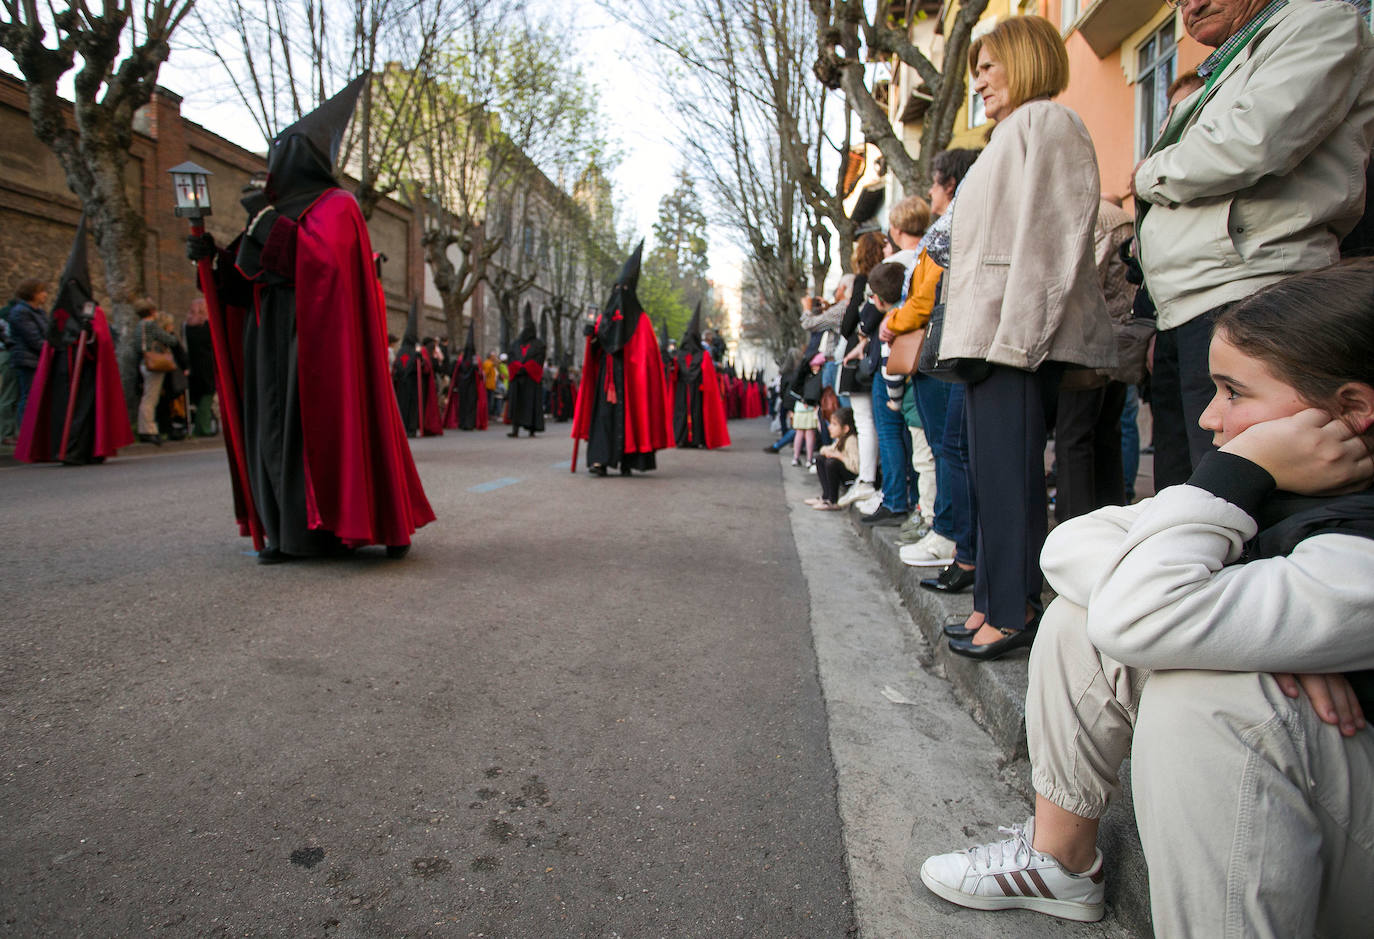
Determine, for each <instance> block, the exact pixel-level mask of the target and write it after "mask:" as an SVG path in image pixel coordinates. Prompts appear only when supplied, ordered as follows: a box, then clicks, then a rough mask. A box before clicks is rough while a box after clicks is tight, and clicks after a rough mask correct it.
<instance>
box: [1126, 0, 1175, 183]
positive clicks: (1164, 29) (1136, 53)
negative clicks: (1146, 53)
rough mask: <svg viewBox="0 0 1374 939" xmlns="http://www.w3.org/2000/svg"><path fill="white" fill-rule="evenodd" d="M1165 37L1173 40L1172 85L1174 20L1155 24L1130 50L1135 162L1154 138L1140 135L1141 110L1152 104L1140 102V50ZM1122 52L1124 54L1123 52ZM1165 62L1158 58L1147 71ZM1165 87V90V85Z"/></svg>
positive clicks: (1171, 79) (1170, 80)
mask: <svg viewBox="0 0 1374 939" xmlns="http://www.w3.org/2000/svg"><path fill="white" fill-rule="evenodd" d="M1165 35H1167V36H1169V37H1170V38H1171V39H1172V40H1173V77H1171V78H1170V79H1169V83H1172V82H1173V79H1174V77H1177V76H1178V25H1177V22H1176V20H1175V19H1174V18H1170V19H1167V20H1165V21H1164V22H1163V23H1159V24H1156V25H1155V26H1154V27H1153V28H1152V29H1150V30H1149V31H1148V32H1146V33H1145V34H1144V36H1143V37H1142V38H1141V40H1140V42H1138V43H1135V44H1134V45H1133V46H1131V48H1130V56H1131V60H1132V61H1131V67H1132V69H1133V71H1134V73H1135V74H1134V79H1133V81H1132V84H1134V85H1135V114H1134V115H1133V117H1134V123H1135V158H1136V159H1137V160H1139V159H1142V158H1143V157H1144V156H1145V154H1147V153H1149V152H1150V147H1152V146H1154V138H1151V139H1149V140H1146V139H1145V136H1146V135H1145V134H1144V133H1142V131H1143V128H1142V127H1141V123H1142V122H1141V116H1142V113H1141V112H1142V110H1143V108H1145V107H1147V106H1152V104H1153V102H1149V103H1148V104H1147V102H1145V101H1143V100H1142V96H1143V92H1144V81H1143V79H1144V77H1145V75H1146V73H1144V72H1141V70H1140V50H1141V48H1142V47H1144V45H1145V43H1147V42H1149V41H1150V40H1151V39H1158V38H1160V37H1163V36H1165ZM1122 51H1123V52H1125V50H1122ZM1165 61H1167V60H1166V59H1160V58H1157V59H1155V61H1154V62H1153V63H1152V64H1151V67H1150V70H1149V71H1150V72H1157V71H1158V69H1159V66H1160V65H1162V64H1163V63H1164V62H1165ZM1156 78H1157V76H1156ZM1165 87H1166V88H1167V84H1166V86H1165ZM1167 114H1168V112H1167V111H1166V112H1165V116H1164V117H1163V118H1161V121H1167V119H1168V118H1167ZM1163 126H1164V125H1163V124H1162V123H1161V125H1160V126H1159V127H1156V128H1155V129H1154V130H1155V134H1156V135H1158V133H1159V132H1160V130H1162V129H1163Z"/></svg>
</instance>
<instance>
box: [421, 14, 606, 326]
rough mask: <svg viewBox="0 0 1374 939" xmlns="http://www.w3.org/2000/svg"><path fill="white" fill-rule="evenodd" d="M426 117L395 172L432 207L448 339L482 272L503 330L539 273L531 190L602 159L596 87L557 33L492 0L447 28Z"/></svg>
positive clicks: (430, 234)
mask: <svg viewBox="0 0 1374 939" xmlns="http://www.w3.org/2000/svg"><path fill="white" fill-rule="evenodd" d="M422 115H423V116H422V125H421V128H420V133H419V136H418V138H417V139H418V140H419V141H420V145H419V146H417V147H415V148H413V149H412V151H411V152H410V153H409V155H408V156H407V159H406V161H405V163H404V164H403V165H402V166H401V167H399V168H398V170H397V175H398V176H400V177H403V178H406V179H408V180H409V182H408V183H407V194H408V195H409V197H410V201H411V202H412V204H417V205H418V204H420V203H427V204H428V205H429V206H431V210H429V211H427V213H426V231H425V234H424V237H423V244H424V249H425V256H426V258H427V260H428V261H429V264H430V267H431V269H432V271H433V273H434V282H435V286H436V287H437V289H438V291H439V293H440V295H441V297H442V299H443V308H444V315H445V319H446V321H447V323H448V331H449V336H450V338H451V339H452V340H454V341H456V339H457V337H458V336H459V335H460V334H461V333H462V331H463V329H464V327H465V325H466V324H465V321H464V314H463V310H464V307H465V305H466V303H467V301H468V299H469V298H470V297H471V296H472V293H473V292H474V291H475V290H476V289H477V285H478V284H479V283H480V282H482V281H483V280H486V281H487V282H488V283H489V284H490V285H491V287H492V289H493V293H494V294H495V295H496V298H497V301H498V308H499V309H500V310H501V313H502V316H503V320H504V321H505V322H506V323H507V326H508V327H509V326H510V325H511V324H512V323H513V317H514V316H515V311H514V308H513V303H514V302H515V300H514V298H518V297H519V296H520V295H521V294H522V293H523V292H524V291H525V290H526V289H528V288H529V286H530V285H531V284H533V282H534V277H535V276H536V274H535V271H534V270H532V269H531V265H530V258H529V254H530V252H529V251H528V250H526V248H527V246H526V245H525V244H524V243H523V239H524V232H525V230H526V226H527V224H533V222H534V221H537V220H538V219H537V218H536V217H535V216H532V215H531V214H530V210H531V202H530V201H529V199H528V198H526V196H527V195H528V192H529V191H530V189H531V188H532V187H534V186H535V185H536V183H537V182H538V181H539V180H541V179H542V180H543V181H544V182H545V183H547V181H548V180H549V179H555V178H557V179H562V178H568V177H570V176H571V175H572V174H573V171H574V170H575V169H580V168H581V167H582V166H584V165H585V164H586V162H587V161H588V160H589V159H593V158H597V157H603V158H604V153H605V146H604V144H602V143H601V142H600V140H599V138H598V133H597V123H596V110H595V99H594V96H593V94H592V93H591V91H590V89H589V88H588V86H587V83H586V81H585V80H584V79H583V76H582V74H581V72H580V71H579V70H577V69H571V68H568V66H567V63H566V50H565V49H564V48H563V45H562V42H561V40H560V39H559V31H558V30H556V29H555V28H553V27H551V26H550V25H548V24H543V23H531V22H528V21H526V20H525V19H524V18H523V17H522V16H520V15H518V11H514V10H512V8H509V7H506V6H502V5H495V4H493V5H490V6H488V7H484V8H482V9H481V10H479V11H474V14H473V15H472V16H470V17H469V18H467V19H466V20H465V21H464V22H463V23H462V24H461V28H460V29H458V30H456V31H455V32H454V33H452V34H451V35H450V36H449V37H448V39H447V42H446V44H445V46H444V47H443V49H442V53H441V55H439V56H438V57H436V59H435V68H434V80H432V81H429V82H426V83H425V84H424V86H423V105H422ZM514 238H518V239H520V240H521V241H522V243H521V244H519V245H514V244H511V243H510V241H511V239H514ZM455 249H456V250H455ZM455 255H456V257H455Z"/></svg>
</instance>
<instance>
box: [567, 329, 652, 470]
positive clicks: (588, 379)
mask: <svg viewBox="0 0 1374 939" xmlns="http://www.w3.org/2000/svg"><path fill="white" fill-rule="evenodd" d="M601 315H602V316H605V315H606V314H604V313H603V314H601ZM612 315H614V316H620V315H621V313H620V311H619V310H617V311H616V312H615V313H614V314H612ZM638 316H639V322H638V324H636V326H635V331H634V335H632V336H631V337H630V340H629V341H628V342H627V343H625V348H624V349H623V350H622V354H623V355H624V357H625V367H624V371H625V452H626V453H652V452H653V451H655V450H666V449H668V448H669V447H671V446H672V445H673V433H672V430H671V424H670V423H669V422H668V421H667V420H666V419H665V417H666V415H667V414H668V413H669V412H668V408H669V404H668V401H667V397H666V395H667V386H666V384H665V383H664V381H663V357H662V356H661V355H660V354H659V351H658V338H657V337H656V336H655V335H654V326H653V323H651V322H650V321H649V317H648V315H647V314H645V313H644V312H643V311H641V312H640V313H639V314H638ZM597 322H598V323H600V322H601V319H600V317H598V318H597ZM605 358H606V354H605V353H604V352H602V351H601V348H600V347H599V346H597V345H596V344H595V343H594V342H592V340H591V337H588V338H587V347H586V351H585V353H584V356H583V360H582V381H581V383H580V384H579V385H578V387H577V408H576V409H575V410H574V411H573V426H572V436H573V437H576V438H577V439H578V440H587V439H588V438H589V437H590V433H591V423H592V402H593V401H594V400H595V398H596V387H597V383H598V382H600V381H603V380H604V377H603V371H602V366H603V364H604V362H605Z"/></svg>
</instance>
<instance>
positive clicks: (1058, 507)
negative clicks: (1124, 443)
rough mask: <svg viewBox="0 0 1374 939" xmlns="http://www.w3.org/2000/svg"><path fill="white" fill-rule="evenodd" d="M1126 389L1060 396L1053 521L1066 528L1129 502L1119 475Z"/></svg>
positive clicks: (1113, 386)
mask: <svg viewBox="0 0 1374 939" xmlns="http://www.w3.org/2000/svg"><path fill="white" fill-rule="evenodd" d="M1125 406H1126V385H1125V384H1124V383H1123V382H1119V381H1113V382H1108V383H1107V384H1106V385H1104V386H1102V387H1101V388H1087V389H1083V390H1080V391H1067V390H1065V389H1063V388H1061V389H1060V390H1059V409H1058V414H1057V415H1056V417H1055V420H1056V423H1055V427H1054V456H1055V459H1056V461H1057V462H1058V464H1059V487H1058V488H1059V491H1058V494H1057V495H1056V496H1055V500H1054V517H1055V518H1056V519H1058V520H1059V521H1061V522H1063V521H1066V520H1068V519H1071V518H1077V517H1078V516H1080V515H1087V514H1088V513H1089V512H1091V511H1093V510H1094V509H1100V508H1102V507H1103V506H1104V505H1123V504H1124V503H1125V502H1126V483H1125V480H1124V478H1123V477H1122V474H1121V409H1122V408H1123V407H1125Z"/></svg>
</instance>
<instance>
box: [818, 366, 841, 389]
mask: <svg viewBox="0 0 1374 939" xmlns="http://www.w3.org/2000/svg"><path fill="white" fill-rule="evenodd" d="M839 376H840V363H839V362H826V363H825V364H824V365H822V366H821V387H822V388H834V387H835V383H836V380H837V379H838V378H839Z"/></svg>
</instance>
